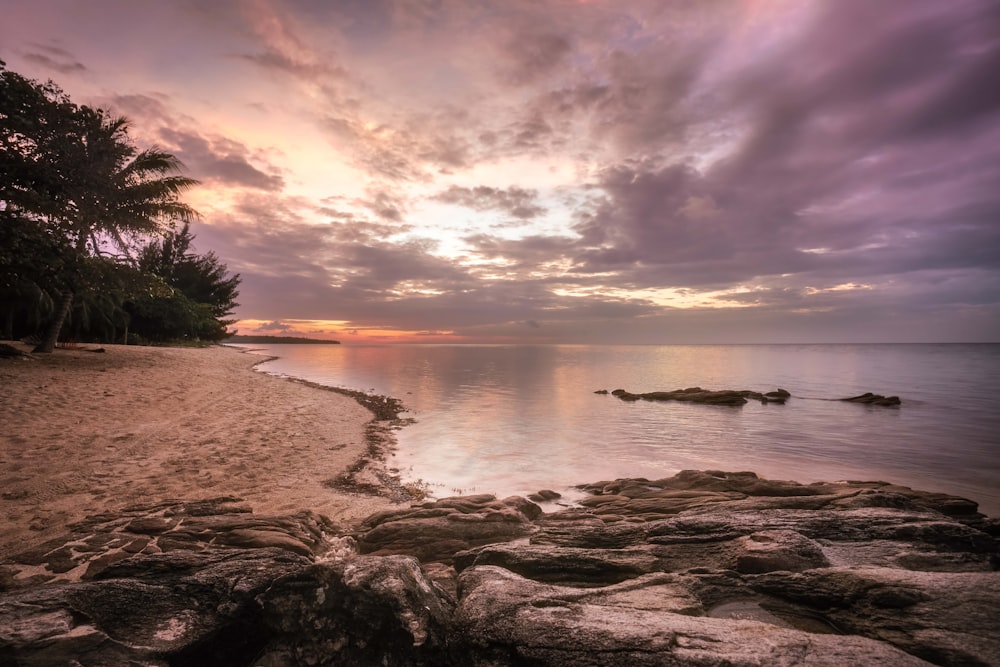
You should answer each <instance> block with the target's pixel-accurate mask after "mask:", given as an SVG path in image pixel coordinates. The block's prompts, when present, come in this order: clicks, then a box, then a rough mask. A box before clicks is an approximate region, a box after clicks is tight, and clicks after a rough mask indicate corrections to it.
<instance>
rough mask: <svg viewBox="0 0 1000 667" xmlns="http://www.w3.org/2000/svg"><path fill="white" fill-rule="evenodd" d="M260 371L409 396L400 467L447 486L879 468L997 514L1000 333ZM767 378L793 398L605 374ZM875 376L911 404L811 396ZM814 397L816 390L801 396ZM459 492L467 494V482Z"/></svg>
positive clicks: (396, 351)
mask: <svg viewBox="0 0 1000 667" xmlns="http://www.w3.org/2000/svg"><path fill="white" fill-rule="evenodd" d="M268 351H269V352H270V353H272V354H275V355H278V356H280V359H278V360H277V361H274V362H270V363H268V364H266V365H265V366H264V368H263V370H267V371H269V372H284V373H288V374H290V375H299V376H304V377H308V378H309V379H311V380H314V381H318V382H322V383H325V384H331V385H344V386H356V387H371V388H373V389H374V391H375V392H377V393H383V394H389V395H393V396H397V397H401V398H402V399H403V401H404V402H405V403H406V405H407V407H408V408H410V409H411V410H412V411H413V412H412V416H413V417H415V418H416V420H417V421H416V423H415V424H413V425H411V426H407V427H406V428H404V429H402V430H401V431H399V432H397V434H396V435H397V438H398V441H399V448H398V452H397V455H396V456H395V458H394V461H393V462H392V464H393V465H394V466H395V467H398V468H400V469H401V470H402V471H403V474H404V477H406V476H407V475H411V476H412V478H413V479H418V478H419V479H422V480H424V481H426V482H430V483H431V484H432V485H433V488H432V491H433V492H434V493H435V495H452V494H453V493H458V492H464V493H496V494H497V495H500V496H505V495H511V494H519V495H526V494H528V493H531V492H534V491H537V490H539V489H541V488H553V489H555V490H557V491H565V490H566V489H567V487H570V486H572V485H574V484H578V483H584V482H592V481H596V480H600V479H613V478H616V477H637V476H641V477H649V478H659V477H666V476H669V475H672V474H674V473H676V472H677V471H679V470H683V469H724V470H752V471H755V472H757V473H758V474H760V475H762V476H766V477H772V478H783V479H794V480H797V481H801V482H811V481H819V480H837V479H883V480H888V481H892V482H897V483H902V484H907V485H912V486H915V487H918V488H923V489H927V490H933V491H943V492H949V493H955V494H958V495H964V496H968V497H971V498H973V499H974V500H977V501H979V502H980V503H982V504H983V505H984V507H987V508H993V509H992V510H991V511H992V512H993V513H994V514H1000V494H997V492H996V490H995V483H994V480H995V479H996V476H997V474H998V473H1000V467H998V464H997V460H998V457H997V456H996V442H995V441H996V438H995V434H996V433H997V432H1000V417H997V416H994V415H993V413H992V409H991V407H990V404H989V400H988V397H989V396H995V395H996V393H997V392H998V391H1000V373H997V371H998V370H1000V346H990V345H980V346H961V345H952V346H933V345H909V346H907V345H904V346H884V345H883V346H879V345H858V346H851V345H831V346H817V345H813V346H608V347H590V346H447V345H430V346H418V345H413V346H368V347H362V346H358V347H355V346H332V347H319V348H316V347H313V346H281V347H280V349H279V347H278V346H275V347H273V348H268ZM690 386H702V387H705V388H709V389H724V388H725V389H753V390H759V391H768V390H771V389H774V388H776V387H783V388H785V389H787V390H789V391H791V392H792V394H793V398H791V399H789V401H788V403H787V404H786V405H772V404H768V405H763V404H760V403H757V402H753V401H751V402H750V403H748V404H746V405H745V406H743V407H741V408H733V407H725V406H710V405H693V404H689V403H677V402H668V403H654V402H646V401H637V402H624V401H620V400H618V399H617V398H614V397H612V396H607V395H597V394H594V393H593V392H594V391H595V390H597V389H608V390H613V389H617V388H626V389H629V390H632V391H652V390H658V389H676V388H680V387H690ZM865 391H873V392H876V393H883V394H894V395H900V396H901V397H902V399H903V406H902V407H900V408H877V407H871V406H864V405H853V404H846V403H840V402H837V401H830V400H811V399H812V398H837V397H845V396H850V395H856V394H859V393H863V392H865ZM799 396H808V397H811V398H810V399H807V398H798V397H799ZM456 490H458V491H456Z"/></svg>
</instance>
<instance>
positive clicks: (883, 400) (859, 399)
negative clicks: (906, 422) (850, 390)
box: [837, 391, 902, 407]
mask: <svg viewBox="0 0 1000 667" xmlns="http://www.w3.org/2000/svg"><path fill="white" fill-rule="evenodd" d="M837 400H838V401H843V402H845V403H862V404H864V405H881V406H885V407H893V406H896V405H900V404H901V403H902V401H900V400H899V396H881V395H879V394H873V393H871V392H870V391H869V392H865V393H864V394H861V395H860V396H851V397H850V398H838V399H837Z"/></svg>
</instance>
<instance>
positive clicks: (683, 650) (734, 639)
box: [455, 566, 927, 667]
mask: <svg viewBox="0 0 1000 667" xmlns="http://www.w3.org/2000/svg"><path fill="white" fill-rule="evenodd" d="M459 588H460V591H461V598H462V601H461V604H460V605H459V608H458V611H457V614H456V626H457V627H456V632H455V639H456V642H457V643H458V644H459V646H458V649H459V651H458V652H459V653H460V654H461V655H463V656H464V659H465V662H464V664H468V665H512V664H531V665H553V666H562V665H566V666H569V665H573V666H577V665H737V664H738V665H776V664H808V665H829V666H830V667H833V666H839V665H848V664H877V663H882V664H888V665H926V664H927V663H925V662H924V661H923V660H920V659H918V658H915V657H913V656H909V655H907V654H906V653H904V652H902V651H900V650H899V649H896V648H895V647H893V646H892V645H890V644H888V643H884V642H879V641H875V640H872V639H868V638H864V637H857V636H848V637H842V636H834V635H825V634H809V633H806V632H802V631H800V630H790V629H786V628H781V627H778V626H775V625H771V624H767V623H760V622H751V621H733V620H726V619H719V618H710V617H706V616H703V615H702V614H704V609H703V608H702V605H701V604H700V602H699V600H698V599H697V598H696V597H695V596H693V595H692V594H691V593H690V588H689V586H687V585H685V583H684V581H683V580H681V579H674V578H670V575H659V576H657V575H652V576H649V575H647V577H645V578H639V579H636V580H633V581H630V582H626V583H624V584H618V585H617V586H609V587H604V588H600V589H591V590H584V591H581V590H579V589H573V588H566V587H561V586H553V585H550V584H543V583H539V582H535V581H532V580H530V579H526V578H523V577H520V576H519V575H517V574H514V573H513V572H510V571H508V570H505V569H503V568H500V567H494V566H482V567H474V568H471V569H469V570H466V571H465V572H463V573H462V575H461V577H460V585H459Z"/></svg>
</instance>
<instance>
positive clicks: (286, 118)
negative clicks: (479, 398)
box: [0, 0, 1000, 344]
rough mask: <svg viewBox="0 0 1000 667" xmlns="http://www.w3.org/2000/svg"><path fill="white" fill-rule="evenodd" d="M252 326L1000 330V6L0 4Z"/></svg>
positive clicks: (632, 340)
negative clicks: (176, 214)
mask: <svg viewBox="0 0 1000 667" xmlns="http://www.w3.org/2000/svg"><path fill="white" fill-rule="evenodd" d="M0 17H2V20H0V59H2V60H4V61H5V62H6V63H7V67H8V69H10V70H13V71H15V72H18V73H20V74H23V75H25V76H28V77H30V78H34V79H37V80H48V79H51V80H53V81H54V82H56V83H57V84H58V85H59V86H60V87H61V88H62V89H63V90H64V91H66V92H67V93H68V94H69V95H70V96H71V98H72V99H73V101H75V102H77V103H80V104H89V105H94V106H100V107H102V108H105V109H108V110H110V111H111V112H112V113H114V114H117V115H124V116H126V117H128V118H129V119H130V120H131V122H132V125H131V130H130V134H131V136H132V138H133V139H134V140H135V141H136V143H137V145H138V146H139V147H147V146H150V145H156V146H159V147H160V148H163V149H166V150H168V151H171V152H173V153H174V154H175V155H177V156H178V157H179V158H180V159H181V160H182V161H183V163H184V164H185V165H186V171H185V173H186V174H187V175H189V176H192V177H194V178H197V179H199V180H200V181H201V185H200V186H198V187H197V188H196V189H194V190H192V191H190V192H189V193H188V194H187V195H186V197H185V199H186V201H187V202H188V203H190V204H191V205H193V206H194V207H195V208H197V209H198V210H199V212H200V213H201V217H200V219H199V220H198V221H197V222H196V223H195V224H194V225H193V226H192V231H193V232H194V233H195V234H196V241H195V245H196V248H197V250H198V251H200V252H207V251H209V250H211V251H213V252H215V253H216V254H217V255H218V257H219V258H220V259H221V260H222V261H223V262H224V263H225V264H226V265H227V266H228V267H229V269H230V270H231V271H232V272H238V273H239V274H240V276H241V277H242V285H241V289H240V297H239V302H240V304H241V305H240V306H239V308H238V309H237V311H236V314H235V315H236V317H238V318H240V322H239V323H238V324H237V325H236V326H237V328H238V329H239V332H240V333H243V334H253V333H258V334H274V335H302V336H310V337H314V338H332V339H336V340H341V341H343V342H430V343H444V342H462V343H512V342H513V343H622V344H660V343H663V344H672V343H713V344H714V343H813V342H815V343H824V342H990V341H992V342H996V341H1000V79H998V76H1000V3H998V2H997V1H996V0H947V1H942V0H879V1H878V2H872V1H871V0H826V1H810V0H719V1H713V0H698V1H695V0H329V1H320V0H287V1H286V0H283V1H280V2H279V1H277V0H271V1H269V0H213V1H212V2H204V1H201V0H170V1H165V0H157V1H153V0H87V1H86V2H81V1H79V0H0Z"/></svg>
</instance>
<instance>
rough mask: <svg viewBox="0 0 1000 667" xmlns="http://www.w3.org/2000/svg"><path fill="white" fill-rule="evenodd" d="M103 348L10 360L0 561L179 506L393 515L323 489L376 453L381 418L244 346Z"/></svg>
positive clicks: (345, 520) (1, 400)
mask: <svg viewBox="0 0 1000 667" xmlns="http://www.w3.org/2000/svg"><path fill="white" fill-rule="evenodd" d="M15 346H16V347H18V348H19V349H21V350H23V351H25V352H27V351H29V349H30V348H29V347H28V346H25V345H20V344H15ZM96 348H97V346H96V345H89V346H82V347H81V348H79V349H72V350H65V349H60V350H57V351H56V352H55V353H53V354H51V355H33V357H32V358H31V359H30V360H22V359H0V493H2V498H0V516H2V520H0V559H2V558H4V557H6V556H8V555H10V554H11V553H12V551H13V550H19V549H23V548H25V547H27V546H31V545H33V544H35V543H38V542H41V541H43V540H45V539H48V538H50V537H53V536H55V535H60V534H62V533H64V532H65V528H66V526H67V525H68V524H70V523H73V522H74V521H78V520H80V519H82V518H84V517H86V516H88V515H92V514H96V513H101V512H106V511H113V510H116V509H121V508H124V507H129V506H133V505H137V504H143V503H152V502H158V501H162V500H168V499H171V500H172V499H181V500H189V499H190V500H198V499H208V498H217V497H220V496H235V497H238V498H241V499H243V500H244V501H245V504H246V505H248V506H249V507H251V508H252V509H253V511H254V512H256V513H260V514H289V513H293V512H297V511H300V510H312V511H314V512H317V513H320V514H324V515H326V516H328V517H330V518H331V519H333V520H334V521H337V522H338V523H342V524H350V523H352V522H354V521H355V520H358V519H361V518H363V517H365V516H367V515H369V514H371V513H372V512H375V511H378V510H381V509H384V508H386V507H388V506H389V504H390V502H389V500H387V499H385V498H381V497H377V496H369V495H358V494H349V493H344V492H341V491H338V490H335V489H332V488H330V487H329V486H327V485H324V481H326V480H329V479H331V478H333V477H335V476H336V475H337V474H338V473H341V472H343V471H344V470H346V469H347V468H348V467H349V466H350V465H351V464H353V463H354V462H355V461H357V460H358V458H359V457H360V456H362V455H363V454H364V453H365V451H366V449H367V441H366V425H367V424H368V422H369V421H370V420H371V419H372V413H371V412H369V411H368V410H367V409H366V408H364V407H362V406H361V405H360V404H358V403H357V402H356V401H355V400H354V399H352V398H350V397H347V396H342V395H340V394H337V393H334V392H330V391H324V390H322V389H317V388H315V387H310V386H306V385H304V384H301V383H297V382H293V381H290V380H285V379H282V378H278V377H273V376H270V375H266V374H264V373H259V372H256V371H254V370H253V366H254V365H255V364H257V363H260V362H261V361H262V360H263V359H264V357H261V356H257V355H252V354H247V353H245V352H242V351H240V350H237V349H235V348H229V347H209V348H150V347H126V346H115V345H105V346H103V349H104V350H105V352H103V353H97V352H92V351H89V350H92V349H96Z"/></svg>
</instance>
